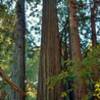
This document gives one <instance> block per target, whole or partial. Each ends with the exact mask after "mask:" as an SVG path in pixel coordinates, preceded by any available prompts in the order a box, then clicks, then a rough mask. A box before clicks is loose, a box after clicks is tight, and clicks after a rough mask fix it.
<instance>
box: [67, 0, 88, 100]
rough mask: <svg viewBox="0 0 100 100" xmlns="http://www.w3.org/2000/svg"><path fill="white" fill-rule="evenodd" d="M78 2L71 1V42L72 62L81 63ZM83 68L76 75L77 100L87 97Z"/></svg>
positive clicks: (80, 67)
mask: <svg viewBox="0 0 100 100" xmlns="http://www.w3.org/2000/svg"><path fill="white" fill-rule="evenodd" d="M76 3H77V2H76V0H70V1H69V11H70V19H69V20H70V39H71V40H70V41H71V52H72V60H73V61H74V62H77V63H80V62H81V61H82V55H81V49H80V38H79V34H78V20H77V15H76V14H77V4H76ZM81 70H82V66H77V68H75V74H76V75H77V79H76V80H75V83H74V84H75V98H74V99H75V100H84V99H83V98H84V97H85V96H86V95H87V88H86V83H85V82H84V80H83V79H82V78H81V76H80V73H81Z"/></svg>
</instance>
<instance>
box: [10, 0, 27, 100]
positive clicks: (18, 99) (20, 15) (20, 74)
mask: <svg viewBox="0 0 100 100" xmlns="http://www.w3.org/2000/svg"><path fill="white" fill-rule="evenodd" d="M24 3H25V0H17V2H16V28H15V34H14V37H15V52H14V60H15V61H14V65H13V72H12V80H13V81H14V82H15V83H16V84H17V85H18V86H19V87H20V88H21V89H22V90H23V91H24V90H25V83H24V81H25V29H26V28H25V8H24V5H25V4H24ZM24 99H25V97H24V96H22V95H19V94H16V93H15V92H14V91H12V94H11V99H10V100H24Z"/></svg>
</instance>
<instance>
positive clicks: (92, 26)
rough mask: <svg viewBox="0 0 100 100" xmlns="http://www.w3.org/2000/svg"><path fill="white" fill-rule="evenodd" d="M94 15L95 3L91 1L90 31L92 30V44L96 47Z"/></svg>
mask: <svg viewBox="0 0 100 100" xmlns="http://www.w3.org/2000/svg"><path fill="white" fill-rule="evenodd" d="M95 17H96V4H95V2H94V3H93V7H91V31H92V37H91V38H92V46H93V47H96V43H97V37H96V27H95Z"/></svg>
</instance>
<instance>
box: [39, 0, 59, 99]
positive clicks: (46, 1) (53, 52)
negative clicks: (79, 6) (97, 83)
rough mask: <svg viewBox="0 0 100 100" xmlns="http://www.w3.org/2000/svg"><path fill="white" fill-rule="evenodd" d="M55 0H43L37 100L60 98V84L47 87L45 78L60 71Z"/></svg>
mask: <svg viewBox="0 0 100 100" xmlns="http://www.w3.org/2000/svg"><path fill="white" fill-rule="evenodd" d="M57 24H58V23H57V12H56V0H43V17H42V40H41V57H40V68H39V83H38V98H37V99H38V100H61V96H60V95H61V94H60V93H61V90H60V85H57V86H55V87H54V89H53V90H52V89H48V86H47V84H46V83H47V80H48V79H49V78H50V77H51V76H53V75H56V74H58V73H59V72H60V67H61V65H60V37H59V32H58V26H57Z"/></svg>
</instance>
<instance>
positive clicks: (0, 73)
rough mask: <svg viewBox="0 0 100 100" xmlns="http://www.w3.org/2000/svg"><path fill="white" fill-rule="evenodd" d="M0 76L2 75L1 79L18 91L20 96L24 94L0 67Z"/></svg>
mask: <svg viewBox="0 0 100 100" xmlns="http://www.w3.org/2000/svg"><path fill="white" fill-rule="evenodd" d="M0 76H1V77H2V79H3V80H4V81H5V82H7V83H8V84H9V85H10V86H11V88H12V89H13V90H14V91H16V92H17V93H19V94H20V95H21V96H25V92H23V90H22V89H20V87H18V86H17V85H16V84H15V83H14V82H13V81H12V80H11V79H10V78H9V77H8V76H7V75H6V74H5V73H4V71H3V69H1V68H0Z"/></svg>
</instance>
